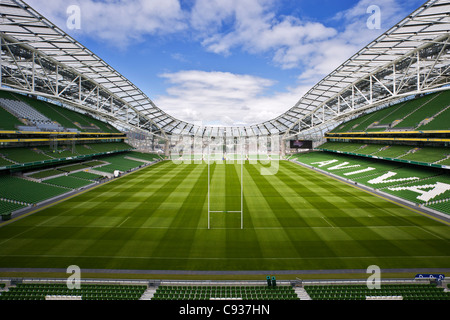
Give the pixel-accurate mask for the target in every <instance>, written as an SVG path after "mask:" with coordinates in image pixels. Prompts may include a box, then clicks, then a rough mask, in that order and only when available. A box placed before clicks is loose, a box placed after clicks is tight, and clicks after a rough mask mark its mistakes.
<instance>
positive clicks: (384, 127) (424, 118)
mask: <svg viewBox="0 0 450 320" xmlns="http://www.w3.org/2000/svg"><path fill="white" fill-rule="evenodd" d="M449 100H450V91H444V92H438V93H432V94H428V95H425V96H422V97H419V98H416V99H411V100H408V101H404V102H401V103H397V104H395V105H392V106H389V107H386V108H383V109H379V110H376V111H373V112H369V113H366V114H365V115H362V116H358V117H356V118H354V119H352V120H349V121H347V122H345V123H343V124H340V125H338V126H337V127H336V128H335V129H333V130H331V131H330V132H331V133H344V132H362V131H368V132H370V131H389V130H391V129H393V130H394V129H395V130H398V129H399V128H403V129H405V128H406V129H410V130H413V129H419V130H443V129H448V128H450V127H449V125H448V124H447V123H445V121H444V120H442V119H445V115H447V114H448V112H449V111H448V107H449ZM447 119H448V117H447Z"/></svg>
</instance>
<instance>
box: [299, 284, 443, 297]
mask: <svg viewBox="0 0 450 320" xmlns="http://www.w3.org/2000/svg"><path fill="white" fill-rule="evenodd" d="M305 290H306V291H307V292H308V294H309V296H310V297H311V298H312V299H313V300H369V299H370V298H373V297H376V298H378V299H370V300H381V299H383V300H450V293H449V292H445V291H444V288H442V287H437V286H436V285H433V284H399V285H396V284H386V285H381V289H369V288H368V287H367V285H307V286H305Z"/></svg>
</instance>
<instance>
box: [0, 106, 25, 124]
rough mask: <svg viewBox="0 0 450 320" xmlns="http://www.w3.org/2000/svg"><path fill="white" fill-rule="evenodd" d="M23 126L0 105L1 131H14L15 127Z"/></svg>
mask: <svg viewBox="0 0 450 320" xmlns="http://www.w3.org/2000/svg"><path fill="white" fill-rule="evenodd" d="M20 125H23V123H22V122H20V121H19V119H17V118H16V117H15V116H13V115H12V114H11V113H9V112H8V111H6V110H5V109H3V108H2V106H1V105H0V129H1V130H16V129H17V126H20Z"/></svg>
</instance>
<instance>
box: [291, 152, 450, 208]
mask: <svg viewBox="0 0 450 320" xmlns="http://www.w3.org/2000/svg"><path fill="white" fill-rule="evenodd" d="M291 160H296V161H299V162H301V163H304V164H307V165H311V166H313V167H315V168H318V169H321V170H324V171H326V172H328V173H332V174H334V175H337V176H339V177H342V178H345V179H348V180H351V181H354V182H356V183H358V184H362V185H366V186H369V187H371V188H375V189H378V190H380V191H383V192H386V193H389V194H392V195H394V196H396V197H400V198H403V199H405V200H408V201H411V202H414V203H417V204H424V205H426V206H430V207H433V208H434V209H436V210H439V211H442V212H444V213H447V214H450V210H449V209H450V206H447V205H446V204H437V205H435V204H436V203H443V202H446V201H447V200H449V199H450V190H447V189H448V188H449V186H450V177H449V175H448V174H446V173H444V172H443V171H442V170H437V169H433V168H429V167H422V166H413V165H408V164H402V163H397V162H390V161H383V160H377V159H372V158H362V157H357V156H350V155H346V154H338V153H328V152H311V153H306V154H298V155H294V156H293V157H292V158H291Z"/></svg>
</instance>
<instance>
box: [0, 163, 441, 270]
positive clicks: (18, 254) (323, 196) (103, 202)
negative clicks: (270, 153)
mask: <svg viewBox="0 0 450 320" xmlns="http://www.w3.org/2000/svg"><path fill="white" fill-rule="evenodd" d="M260 167H261V165H259V164H249V163H247V164H245V166H244V171H243V177H244V215H243V221H244V228H243V229H240V226H239V222H238V220H239V217H236V215H235V214H234V215H233V214H221V213H219V214H218V215H217V216H214V217H212V218H211V222H212V223H213V224H214V227H213V228H212V229H210V230H208V228H207V225H208V219H207V188H208V187H207V179H208V168H207V165H205V164H174V163H172V162H170V161H166V162H161V163H159V164H156V165H154V166H151V167H148V168H145V169H143V170H140V171H138V172H135V173H132V174H129V175H126V176H124V177H122V178H120V179H117V180H113V181H112V182H110V183H107V184H105V185H102V186H99V187H97V188H95V189H92V190H90V191H88V192H85V193H83V194H80V195H78V196H76V197H73V198H71V199H68V200H66V201H63V202H60V203H58V204H55V205H53V206H50V207H48V208H46V209H44V210H41V211H38V212H36V213H34V214H32V215H29V216H28V217H26V218H22V219H19V220H17V221H14V222H13V223H10V224H7V225H5V226H3V227H1V228H0V267H1V268H67V267H68V266H70V265H78V266H79V267H80V268H82V269H83V268H95V269H146V270H319V269H322V270H327V269H365V268H367V267H368V266H370V265H378V266H379V267H380V268H382V269H384V268H408V269H409V268H448V267H449V266H450V226H448V225H445V224H443V223H440V222H438V221H435V220H433V219H430V218H428V217H425V216H423V215H421V214H419V213H417V212H415V211H413V210H410V209H407V208H404V207H402V206H399V205H397V204H395V203H392V202H390V201H387V200H385V199H382V198H380V197H377V196H374V195H372V194H369V193H367V192H364V191H362V190H360V189H358V188H355V187H352V186H349V185H347V184H345V183H342V182H339V181H337V180H335V179H332V178H330V177H327V176H324V175H322V174H319V173H317V172H314V171H311V170H309V169H306V168H303V167H301V166H298V165H296V164H293V163H290V162H287V161H281V162H280V168H279V170H278V173H277V174H276V175H261V174H260V171H259V169H260ZM240 170H241V169H240V165H238V164H236V165H233V164H231V165H221V164H215V165H212V166H211V176H212V178H211V183H212V184H213V185H212V189H214V190H216V191H218V190H222V191H221V192H222V194H221V193H220V192H216V193H215V195H211V199H214V197H216V199H214V201H212V203H211V205H217V206H221V207H222V208H227V209H228V210H234V209H235V207H236V205H239V201H240V200H239V199H240V197H239V196H238V195H239V194H238V193H236V190H240V189H239V188H240V186H239V181H240ZM223 195H226V196H225V197H224V196H223ZM212 210H214V209H213V208H212Z"/></svg>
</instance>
